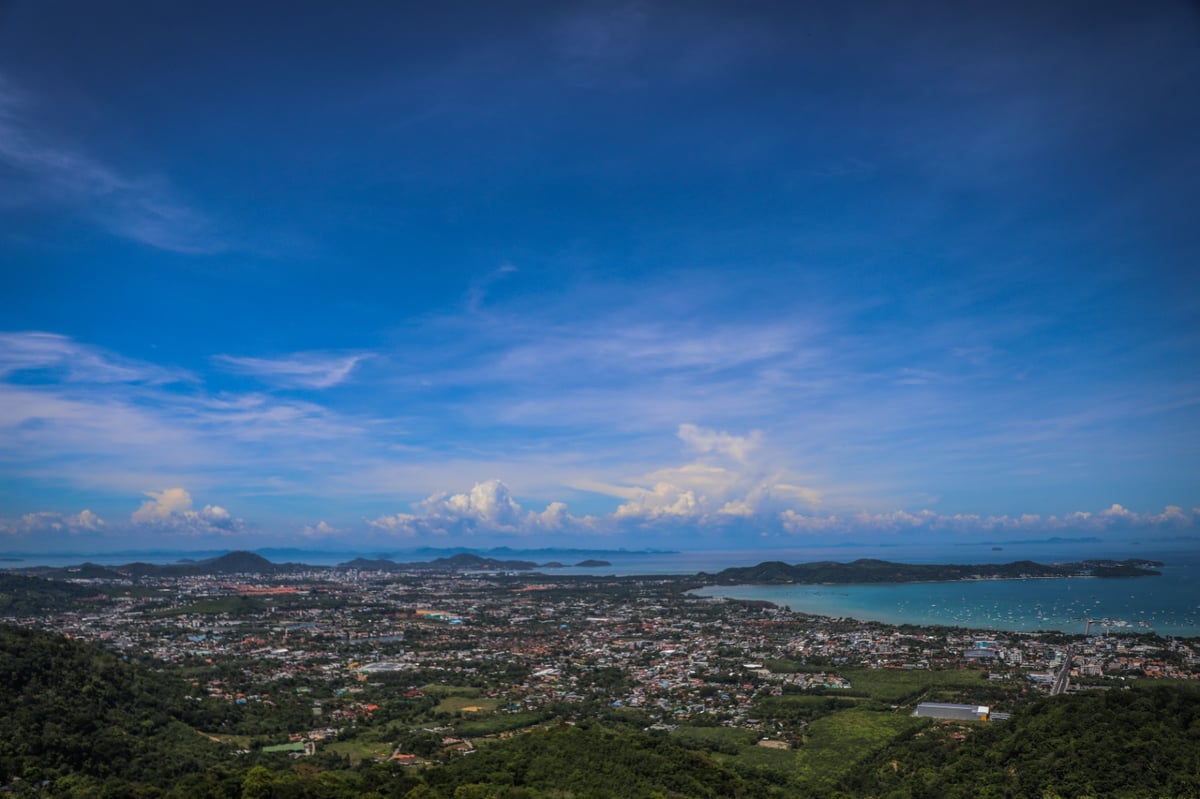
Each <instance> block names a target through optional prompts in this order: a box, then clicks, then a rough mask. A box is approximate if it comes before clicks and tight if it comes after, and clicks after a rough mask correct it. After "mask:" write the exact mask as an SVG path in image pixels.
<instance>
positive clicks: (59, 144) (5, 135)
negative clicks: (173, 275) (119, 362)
mask: <svg viewBox="0 0 1200 799" xmlns="http://www.w3.org/2000/svg"><path fill="white" fill-rule="evenodd" d="M32 106H33V103H32V101H31V98H30V97H28V96H27V95H26V94H25V93H23V92H22V91H20V90H19V89H18V88H17V87H16V86H15V85H14V84H13V82H12V81H11V80H10V79H7V78H6V77H5V76H4V75H2V74H0V163H3V164H4V165H6V166H7V167H8V168H9V169H10V170H12V171H13V172H14V173H15V174H16V175H18V176H20V179H21V180H22V181H24V182H25V184H26V188H25V190H23V191H22V192H20V193H17V194H9V195H6V201H7V202H9V203H15V202H24V203H49V204H55V205H60V206H65V207H68V208H71V209H73V210H74V212H75V213H77V214H78V215H79V216H80V217H83V218H85V219H89V220H91V221H93V222H95V223H97V224H99V225H101V226H102V227H104V228H106V229H107V230H108V231H109V232H110V233H112V234H114V235H117V236H121V237H123V238H127V239H131V240H133V241H136V242H139V243H141V244H144V245H146V246H148V247H154V248H156V249H160V250H167V251H171V252H178V253H184V254H192V255H196V254H209V253H216V252H221V251H223V250H226V249H228V248H229V243H228V241H227V240H226V238H225V237H224V236H223V235H222V233H221V231H220V230H219V229H218V226H217V225H216V223H215V222H214V221H213V220H212V219H211V218H209V217H208V215H206V214H204V213H203V212H201V211H199V210H197V209H196V208H194V207H192V206H190V205H188V204H187V203H186V202H184V201H183V200H182V199H180V197H179V196H178V192H177V191H175V190H174V189H173V188H172V187H171V185H170V183H169V182H168V181H167V180H166V179H164V178H162V177H159V176H152V175H142V174H135V173H134V172H130V171H124V170H122V169H120V168H119V167H117V166H115V165H113V164H110V163H106V162H105V161H104V160H103V159H101V158H99V157H97V156H95V155H92V154H90V153H88V152H87V151H86V150H85V149H83V148H79V147H74V146H72V145H71V144H69V143H66V142H64V141H62V140H61V139H60V138H59V137H56V136H55V134H54V132H53V131H51V130H49V129H48V128H46V127H45V126H43V125H41V124H39V123H38V121H37V120H36V119H35V116H34V113H33V108H32Z"/></svg>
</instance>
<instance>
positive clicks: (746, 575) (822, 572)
mask: <svg viewBox="0 0 1200 799" xmlns="http://www.w3.org/2000/svg"><path fill="white" fill-rule="evenodd" d="M1162 565H1164V564H1163V563H1162V562H1161V561H1156V560H1142V559H1135V558H1130V559H1127V560H1084V561H1079V562H1076V563H1052V564H1043V563H1035V562H1033V561H1031V560H1019V561H1014V562H1012V563H1003V564H982V565H981V564H975V565H961V564H925V563H893V562H891V561H886V560H875V559H871V558H862V559H860V560H855V561H852V562H850V563H838V562H835V561H828V560H826V561H816V562H813V563H797V564H794V565H789V564H787V563H784V562H783V561H778V560H775V561H764V562H762V563H760V564H758V565H757V566H741V567H734V568H730V569H723V570H722V571H719V572H717V573H716V574H711V575H710V574H705V573H704V572H701V573H700V575H699V576H700V577H701V578H702V579H704V580H705V581H706V582H709V583H712V584H717V585H737V584H742V585H779V584H785V583H916V582H952V581H958V580H1018V579H1032V578H1051V577H1149V576H1155V575H1159V574H1161V573H1162V572H1159V571H1156V570H1155V569H1156V567H1159V566H1162Z"/></svg>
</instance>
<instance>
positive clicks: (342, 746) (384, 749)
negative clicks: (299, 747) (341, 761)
mask: <svg viewBox="0 0 1200 799" xmlns="http://www.w3.org/2000/svg"><path fill="white" fill-rule="evenodd" d="M318 750H319V751H322V750H323V751H326V752H332V753H334V754H336V755H340V756H342V757H346V756H349V758H350V765H352V766H357V765H358V764H359V763H362V762H363V761H371V760H382V759H384V758H387V757H390V756H391V754H392V745H391V744H390V743H387V742H386V741H364V740H361V739H355V740H352V741H335V742H334V743H331V744H328V745H322V744H319V745H318Z"/></svg>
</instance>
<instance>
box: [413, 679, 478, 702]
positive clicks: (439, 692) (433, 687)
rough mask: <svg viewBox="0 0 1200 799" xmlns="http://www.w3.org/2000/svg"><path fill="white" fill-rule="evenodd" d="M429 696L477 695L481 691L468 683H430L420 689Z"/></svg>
mask: <svg viewBox="0 0 1200 799" xmlns="http://www.w3.org/2000/svg"><path fill="white" fill-rule="evenodd" d="M421 690H422V691H424V692H425V693H426V694H428V695H429V696H433V697H437V698H439V699H440V698H442V697H446V696H479V695H480V694H481V693H483V692H482V691H481V690H480V689H479V688H475V687H474V686H470V685H440V684H438V683H430V684H429V685H426V686H425V687H423V688H422V689H421Z"/></svg>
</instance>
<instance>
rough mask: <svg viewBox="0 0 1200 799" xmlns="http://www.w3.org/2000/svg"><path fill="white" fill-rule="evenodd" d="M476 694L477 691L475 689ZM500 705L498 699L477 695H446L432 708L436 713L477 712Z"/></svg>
mask: <svg viewBox="0 0 1200 799" xmlns="http://www.w3.org/2000/svg"><path fill="white" fill-rule="evenodd" d="M475 693H476V694H478V693H479V692H478V691H476V692H475ZM499 706H500V700H499V699H488V698H485V697H479V696H477V695H476V696H462V695H459V696H447V697H446V698H445V699H443V700H442V701H441V702H438V704H437V707H435V708H434V712H436V713H464V712H466V713H479V712H484V711H492V710H495V709H496V708H497V707H499Z"/></svg>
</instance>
